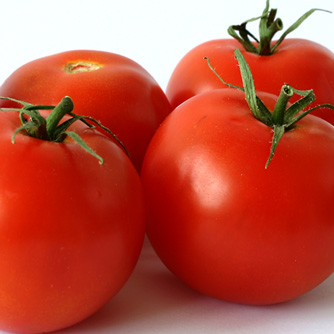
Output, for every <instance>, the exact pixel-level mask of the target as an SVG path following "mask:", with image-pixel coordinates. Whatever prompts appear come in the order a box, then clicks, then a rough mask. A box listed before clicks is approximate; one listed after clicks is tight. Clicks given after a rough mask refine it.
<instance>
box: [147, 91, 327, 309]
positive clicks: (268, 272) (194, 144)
mask: <svg viewBox="0 0 334 334" xmlns="http://www.w3.org/2000/svg"><path fill="white" fill-rule="evenodd" d="M260 97H262V98H263V100H264V101H265V103H266V105H267V106H268V107H270V108H273V102H274V100H275V98H274V97H273V96H270V95H263V94H262V95H260ZM271 141H272V129H271V128H269V127H267V126H266V125H264V124H263V123H261V122H259V121H257V120H256V119H255V118H254V117H253V116H252V114H251V112H250V111H249V109H248V106H247V103H246V101H245V98H244V94H243V93H242V92H240V91H237V90H231V89H223V90H216V91H212V92H209V93H205V94H202V95H199V96H196V97H194V98H192V99H190V100H188V101H186V102H185V103H183V104H182V105H180V106H179V107H178V108H176V109H175V110H174V111H173V113H172V114H171V115H170V116H169V117H167V119H166V120H165V122H164V123H163V124H162V126H161V127H160V128H159V130H158V131H157V132H156V134H155V136H154V137H153V140H152V142H151V144H150V146H149V148H148V151H147V154H146V156H145V160H144V164H143V168H142V182H143V187H144V194H145V199H146V203H147V207H148V223H147V224H148V226H147V234H148V237H149V239H150V241H151V243H152V245H153V247H154V249H155V250H156V252H157V254H158V255H159V257H160V258H161V259H162V261H163V262H164V263H165V265H166V266H167V267H168V268H169V269H170V270H171V271H172V272H173V273H174V274H175V275H176V276H177V277H179V278H180V279H181V280H182V281H184V282H185V283H186V284H188V285H189V286H191V287H192V288H194V289H196V290H198V291H199V292H201V293H204V294H206V295H209V296H212V297H215V298H219V299H223V300H227V301H231V302H237V303H246V304H261V305H262V304H273V303H279V302H283V301H286V300H289V299H292V298H295V297H297V296H300V295H301V294H304V293H306V292H307V291H310V290H311V289H312V288H314V287H315V286H317V285H318V284H320V283H321V282H322V281H323V280H324V279H325V278H327V277H328V276H329V275H330V274H332V273H333V271H334V223H333V222H334V211H333V199H334V174H333V166H334V145H333V143H334V128H333V127H332V126H331V125H330V124H329V123H327V122H325V121H324V120H321V119H320V118H318V117H314V116H308V117H305V118H304V119H303V120H301V121H300V122H299V124H298V126H297V128H295V129H294V130H292V131H289V132H287V133H285V134H284V135H283V137H282V139H281V141H280V143H279V145H278V148H277V150H276V153H275V155H274V157H273V159H272V161H271V162H270V164H269V166H268V169H265V163H266V161H267V158H268V156H269V151H270V145H271Z"/></svg>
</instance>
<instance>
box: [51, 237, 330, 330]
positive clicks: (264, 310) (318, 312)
mask: <svg viewBox="0 0 334 334" xmlns="http://www.w3.org/2000/svg"><path fill="white" fill-rule="evenodd" d="M333 309H334V276H333V277H331V278H329V279H328V280H326V281H325V282H324V283H323V284H322V285H320V286H319V287H317V288H316V289H314V290H313V291H311V292H309V293H308V294H306V295H304V296H301V297H299V298H296V299H294V300H292V301H289V302H285V303H281V304H277V305H272V306H263V307H261V306H247V305H238V304H233V303H227V302H223V301H220V300H217V299H214V298H210V297H206V296H203V295H201V294H199V293H197V292H196V291H194V290H192V289H191V288H189V287H188V286H186V285H185V284H183V283H182V282H180V281H179V280H178V279H177V278H176V277H175V276H174V275H173V274H171V273H170V272H169V271H168V269H167V268H166V267H165V266H164V265H163V264H162V263H161V261H160V260H159V259H158V257H157V256H156V254H155V253H154V251H153V249H152V248H151V246H150V244H149V243H148V241H147V240H146V241H145V244H144V247H143V251H142V254H141V257H140V259H139V262H138V264H137V266H136V268H135V270H134V272H133V274H132V276H131V277H130V279H129V281H128V282H127V283H126V285H125V286H124V288H123V289H122V290H121V291H120V292H119V293H118V294H117V295H116V296H115V297H114V298H113V299H112V300H111V301H110V302H109V303H108V304H107V305H105V307H103V308H102V309H101V310H100V311H98V312H97V313H96V314H94V315H93V316H91V317H90V318H88V319H86V320H85V321H83V322H81V323H79V324H77V325H75V326H72V327H70V328H67V329H64V330H62V331H59V332H57V333H59V334H65V333H66V334H76V333H96V334H98V333H114V334H120V333H126V334H131V333H136V334H138V333H145V334H149V333H157V332H159V333H176V332H177V331H178V330H179V331H181V332H191V333H192V334H195V333H209V332H210V329H212V331H211V333H213V332H219V333H231V332H237V333H238V334H239V333H247V334H251V333H253V332H259V331H261V332H271V333H272V334H274V333H282V332H284V333H290V330H291V333H293V331H298V330H299V331H300V330H301V329H305V330H306V331H307V328H308V327H309V326H310V324H311V323H312V322H315V323H319V321H320V322H321V319H325V321H327V320H326V319H329V318H330V317H331V318H333ZM326 317H327V318H326ZM305 319H306V320H307V321H306V320H305ZM320 326H321V325H320ZM333 327H334V320H333ZM317 328H318V327H317ZM283 329H284V330H283Z"/></svg>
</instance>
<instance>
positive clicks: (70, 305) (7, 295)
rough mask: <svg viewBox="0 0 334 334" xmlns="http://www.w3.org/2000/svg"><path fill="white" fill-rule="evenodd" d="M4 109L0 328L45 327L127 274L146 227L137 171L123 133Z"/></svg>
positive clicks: (92, 306)
mask: <svg viewBox="0 0 334 334" xmlns="http://www.w3.org/2000/svg"><path fill="white" fill-rule="evenodd" d="M19 126H20V121H19V117H18V113H17V112H15V113H13V112H6V113H4V112H1V113H0V128H1V131H0V156H1V159H2V161H3V163H1V165H0V203H1V211H0V295H1V298H0V314H1V317H0V328H1V330H6V331H10V332H19V333H44V332H50V331H55V330H58V329H61V328H65V327H68V326H71V325H73V324H75V323H77V322H79V321H81V320H83V319H85V318H87V317H88V316H90V315H92V314H93V313H94V312H96V311H97V310H98V309H100V308H101V307H102V306H103V305H104V304H105V303H107V302H108V301H109V300H110V298H112V297H113V296H114V295H115V294H116V293H117V292H118V291H119V290H120V289H121V288H122V286H123V285H124V284H125V282H126V281H127V279H128V278H129V276H130V274H131V272H132V270H133V268H134V266H135V264H136V262H137V259H138V257H139V253H140V251H141V247H142V243H143V240H144V234H145V209H144V202H143V193H142V187H141V182H140V179H139V175H138V173H137V171H136V169H135V168H134V166H133V164H132V163H131V161H130V159H129V158H128V156H127V155H126V153H125V152H124V150H123V149H122V148H120V147H119V145H118V144H117V143H114V142H113V141H112V140H111V139H109V138H108V137H107V136H105V135H103V134H102V133H101V132H99V131H97V130H96V129H90V128H88V127H87V126H86V125H84V124H83V123H81V122H79V123H77V122H76V123H74V124H72V125H71V127H70V128H69V130H71V131H74V132H75V133H77V134H78V135H79V136H80V137H81V138H82V139H83V140H84V141H85V143H86V144H87V145H89V146H90V147H91V149H93V150H94V151H95V152H96V153H97V154H98V155H100V156H101V157H102V158H103V160H104V163H103V164H102V165H101V164H100V163H99V162H98V160H97V159H96V158H95V157H94V156H92V155H91V154H88V153H87V152H85V151H84V150H83V149H82V147H80V146H79V145H78V144H77V143H76V142H74V141H73V140H72V139H71V137H69V136H67V137H66V138H65V140H64V141H63V142H53V141H46V140H41V139H36V138H32V137H30V136H28V135H27V134H26V133H25V132H19V133H17V134H16V137H15V142H16V143H15V144H14V145H13V144H12V142H11V138H12V135H13V133H14V131H15V130H16V129H17V128H18V127H19Z"/></svg>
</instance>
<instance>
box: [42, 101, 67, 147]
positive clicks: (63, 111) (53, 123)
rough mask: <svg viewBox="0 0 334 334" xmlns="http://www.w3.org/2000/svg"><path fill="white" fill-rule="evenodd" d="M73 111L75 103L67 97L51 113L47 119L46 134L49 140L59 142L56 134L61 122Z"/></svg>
mask: <svg viewBox="0 0 334 334" xmlns="http://www.w3.org/2000/svg"><path fill="white" fill-rule="evenodd" d="M72 110H73V101H72V99H71V98H70V97H68V96H65V97H64V98H63V99H62V100H61V101H60V102H59V104H58V105H57V106H55V108H54V109H53V110H52V111H51V113H50V114H49V115H48V117H47V118H46V132H47V134H48V137H49V140H51V141H58V137H59V136H57V138H55V132H56V129H57V127H58V125H59V122H60V121H61V120H62V119H63V117H64V116H65V115H67V114H68V113H70V112H71V111H72Z"/></svg>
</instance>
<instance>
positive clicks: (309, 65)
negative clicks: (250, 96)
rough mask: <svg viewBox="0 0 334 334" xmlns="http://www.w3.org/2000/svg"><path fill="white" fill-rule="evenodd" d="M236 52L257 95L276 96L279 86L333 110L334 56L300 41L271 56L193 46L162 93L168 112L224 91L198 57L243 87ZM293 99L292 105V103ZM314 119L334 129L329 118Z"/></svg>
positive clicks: (233, 44)
mask: <svg viewBox="0 0 334 334" xmlns="http://www.w3.org/2000/svg"><path fill="white" fill-rule="evenodd" d="M237 48H239V49H240V50H241V51H242V53H243V56H244V57H245V59H246V62H247V63H248V65H249V67H250V69H251V71H252V74H253V77H254V82H255V87H256V89H257V90H258V91H264V92H268V93H272V94H275V95H279V93H280V89H281V87H282V85H283V84H284V83H287V84H289V85H290V86H292V87H293V88H295V89H299V90H309V89H313V90H314V93H315V96H316V101H315V103H313V106H315V105H318V104H324V103H330V104H334V53H333V52H331V51H330V50H328V49H327V48H325V47H323V46H321V45H319V44H317V43H314V42H312V41H309V40H304V39H286V40H284V41H283V42H282V44H281V45H280V46H279V47H278V49H277V51H276V53H274V54H273V55H270V56H259V55H256V54H253V53H250V52H247V51H245V50H244V49H243V47H242V46H241V44H240V43H239V42H238V41H236V40H234V39H219V40H213V41H209V42H206V43H203V44H201V45H198V46H197V47H195V48H194V49H192V50H191V51H189V52H188V53H187V54H186V55H185V56H184V57H183V58H182V59H181V60H180V62H179V63H178V65H177V66H176V68H175V70H174V72H173V73H172V75H171V77H170V80H169V82H168V85H167V88H166V95H167V97H168V99H169V100H170V102H171V105H172V107H173V108H175V107H176V106H177V105H179V104H180V103H182V102H183V101H185V100H187V99H188V98H190V97H192V96H194V95H197V94H200V93H203V92H206V91H208V90H212V89H216V88H226V86H224V85H223V84H222V83H221V82H220V80H218V79H217V77H216V76H215V74H214V73H213V72H212V71H211V70H210V69H209V67H208V65H207V62H206V61H205V60H203V57H209V59H210V62H211V64H212V66H213V67H214V68H215V70H216V71H217V73H218V74H219V75H220V76H221V77H222V78H223V79H224V80H225V82H227V83H230V84H233V85H237V86H242V81H241V76H240V71H239V67H238V62H237V61H236V60H235V58H234V50H235V49H237ZM296 99H297V96H296V97H294V98H292V99H291V102H293V101H295V100H296ZM313 115H317V116H319V117H322V118H323V119H325V120H327V121H329V122H330V123H331V124H334V113H333V112H332V111H331V110H328V109H322V110H316V111H314V112H313Z"/></svg>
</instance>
